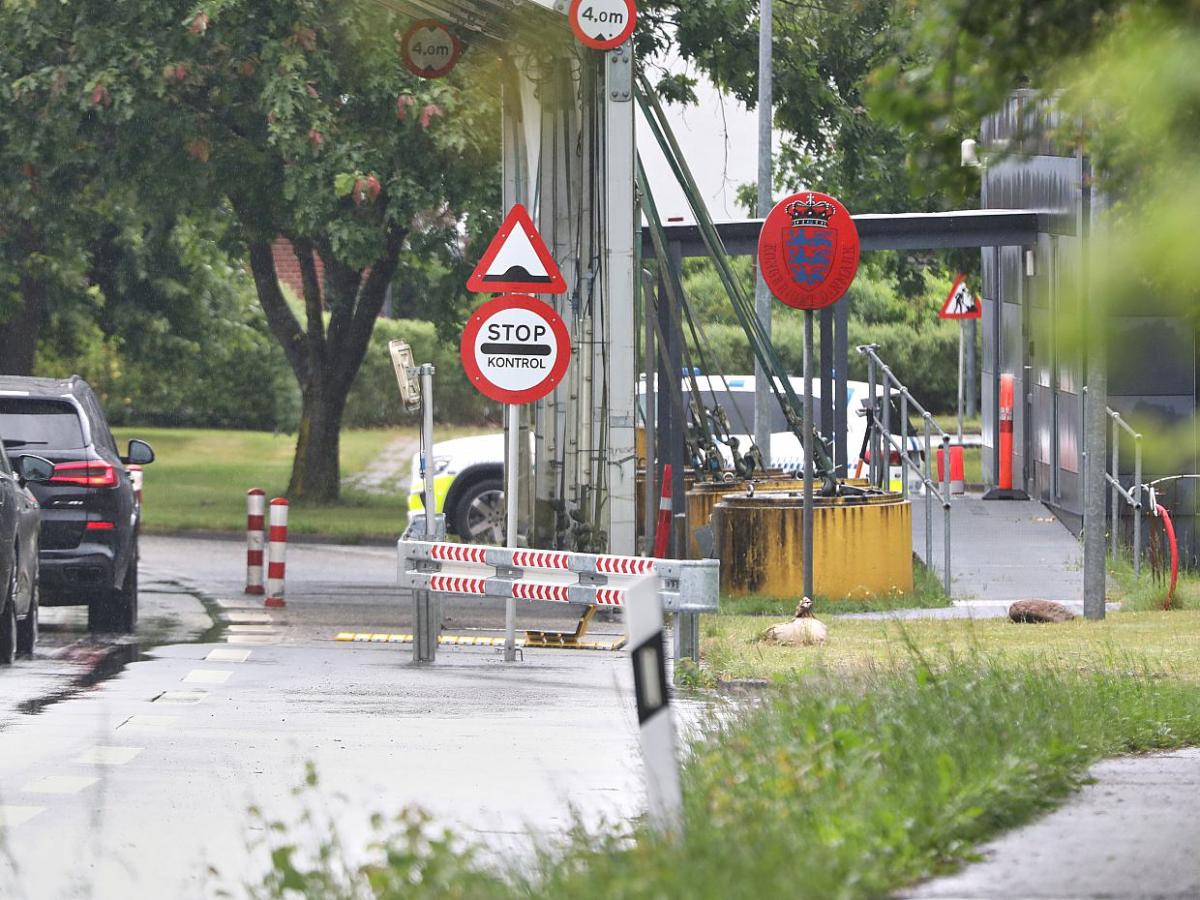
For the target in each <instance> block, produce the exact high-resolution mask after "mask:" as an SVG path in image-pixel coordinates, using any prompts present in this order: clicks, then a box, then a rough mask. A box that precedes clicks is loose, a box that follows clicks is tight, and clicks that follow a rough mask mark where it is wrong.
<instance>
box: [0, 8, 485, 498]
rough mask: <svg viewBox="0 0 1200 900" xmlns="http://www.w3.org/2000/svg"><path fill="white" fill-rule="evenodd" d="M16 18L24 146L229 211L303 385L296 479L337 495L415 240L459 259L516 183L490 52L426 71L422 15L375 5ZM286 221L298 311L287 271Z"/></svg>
mask: <svg viewBox="0 0 1200 900" xmlns="http://www.w3.org/2000/svg"><path fill="white" fill-rule="evenodd" d="M2 18H3V24H2V27H0V35H3V36H7V37H10V38H11V39H12V41H11V43H10V44H9V46H8V47H6V48H5V49H4V50H3V51H2V52H3V55H4V69H5V74H6V75H8V76H9V78H8V79H6V81H7V83H8V86H9V89H10V90H11V91H12V100H13V102H14V104H16V106H17V107H18V108H19V109H20V110H21V111H22V116H21V117H20V118H19V119H18V120H17V121H15V122H10V123H8V124H7V125H6V126H4V127H6V128H7V131H8V134H6V152H10V153H12V154H15V155H16V156H18V157H24V158H25V159H27V161H28V162H29V163H30V164H31V165H32V167H33V168H34V170H35V171H36V172H37V173H39V177H40V178H42V179H43V180H45V179H46V178H47V177H48V176H49V173H51V172H55V173H57V172H59V171H62V172H66V173H68V174H70V175H71V176H72V178H73V180H72V182H71V185H72V187H73V188H75V187H78V190H79V192H80V193H81V194H82V195H85V196H92V197H96V198H99V199H100V200H103V199H104V198H105V197H107V196H109V195H110V193H111V192H112V191H113V190H115V189H116V187H117V186H120V185H125V186H129V185H133V186H135V187H136V192H137V198H138V202H139V203H141V204H143V205H144V206H145V207H146V208H149V209H155V210H188V209H204V210H217V209H220V210H224V211H226V212H227V213H228V215H229V216H230V219H231V222H230V229H229V236H230V239H231V240H232V241H233V242H234V244H235V246H236V247H237V248H238V249H239V250H242V251H244V252H245V253H246V255H247V257H248V259H249V265H250V270H251V273H252V275H253V278H254V284H255V288H256V290H257V294H258V298H259V301H260V303H261V304H262V308H263V311H264V314H265V317H266V321H267V323H268V325H269V328H270V330H271V333H272V334H273V335H274V337H275V338H276V340H277V341H278V342H279V344H280V346H281V347H282V349H283V352H284V354H285V356H286V358H287V360H288V363H289V365H290V367H291V369H292V371H293V373H294V374H295V377H296V379H297V381H298V383H299V386H300V391H301V395H302V398H303V412H302V416H301V422H300V433H299V440H298V444H297V456H296V464H295V467H294V469H293V475H292V482H291V494H292V496H293V497H294V498H295V499H300V500H306V499H308V500H318V501H320V500H330V499H333V498H334V497H336V495H337V491H338V477H337V457H338V444H337V432H338V429H339V427H340V423H341V417H342V414H343V411H344V406H345V401H346V396H347V393H348V392H349V390H350V387H351V385H352V383H353V381H354V378H355V375H356V373H357V371H358V368H359V365H360V364H361V362H362V359H363V356H364V354H365V353H366V349H367V345H368V341H369V338H370V335H371V331H372V329H373V327H374V324H375V320H376V318H377V316H378V314H379V311H380V309H381V307H382V305H383V302H384V298H385V294H386V290H387V287H388V285H389V284H390V282H391V280H392V278H393V275H394V274H395V273H396V271H397V269H398V267H399V266H400V265H401V263H402V260H403V259H404V257H405V254H409V253H411V254H419V255H425V254H429V253H430V252H431V251H436V252H440V253H441V254H442V255H443V256H444V257H446V258H447V259H453V257H454V256H455V255H456V252H457V247H458V245H459V243H460V229H461V224H462V222H463V219H464V216H465V215H466V214H468V213H469V212H471V211H472V210H473V209H475V208H477V207H478V206H479V205H480V200H481V199H484V200H486V199H490V192H491V190H492V187H493V185H495V184H496V183H497V182H498V179H497V178H496V174H495V173H496V161H497V156H498V154H497V153H496V152H495V147H496V145H497V142H496V139H495V122H494V119H493V116H494V112H493V111H494V108H495V104H494V103H493V102H492V99H493V98H492V97H490V96H489V94H488V92H487V91H486V90H484V89H482V88H481V86H482V85H485V84H487V83H488V77H487V73H488V68H489V65H490V63H489V61H488V60H486V59H485V58H483V57H482V56H481V55H480V54H478V53H476V54H473V55H471V54H469V55H468V61H467V62H465V63H464V64H463V65H461V66H460V69H459V71H458V72H457V73H456V75H455V77H454V78H452V79H450V80H448V81H441V82H429V81H422V80H420V79H418V78H416V77H415V76H413V75H411V74H410V73H409V72H408V71H407V70H406V69H405V68H404V67H403V65H402V63H401V61H400V59H399V56H398V51H397V40H396V35H397V33H398V32H399V31H401V30H402V29H403V27H404V26H405V25H406V24H407V20H406V19H405V18H404V17H402V16H400V15H398V14H396V13H393V12H391V11H390V10H388V9H386V8H384V7H383V6H381V5H380V4H377V3H373V2H369V0H351V2H346V3H341V4H337V5H329V4H326V3H322V2H318V0H287V2H279V3H271V4H263V3H260V2H254V0H211V2H207V3H204V4H201V5H194V4H192V3H190V2H180V0H168V2H164V3H147V2H129V3H102V2H98V0H80V2H73V3H70V4H62V3H58V2H55V0H21V2H19V3H18V2H12V3H10V4H8V5H7V6H5V7H4V11H3V16H2ZM8 138H11V141H9V140H7V139H8ZM9 143H11V144H12V146H11V147H9V146H7V144H9ZM26 193H27V194H30V195H32V194H33V193H34V188H33V187H29V188H27V191H26ZM33 210H34V204H33V203H32V202H28V203H27V204H26V206H25V209H24V210H23V212H24V213H25V219H26V220H33V219H35V218H36V217H35V216H33V215H32V214H31V212H32V211H33ZM86 211H87V210H86V208H85V210H84V213H85V219H87V217H86ZM87 222H88V224H89V225H91V224H94V220H91V219H88V220H87ZM281 235H282V236H285V237H287V238H289V239H290V240H291V242H292V244H293V246H294V247H295V250H296V254H297V257H298V259H299V262H300V265H301V269H302V272H303V275H304V292H303V293H304V296H303V298H302V299H303V311H302V312H301V313H300V314H299V315H297V313H296V312H295V311H294V310H293V309H292V308H291V307H290V306H289V305H288V303H287V302H286V299H285V297H284V295H283V293H282V291H281V290H280V288H279V283H278V279H277V273H276V272H275V267H274V260H273V257H272V254H271V241H272V240H273V239H275V238H276V237H278V236H281ZM318 254H319V257H320V260H321V261H322V262H323V263H324V271H325V279H324V284H321V283H320V279H319V278H318V276H317V265H316V262H317V255H318ZM326 312H328V322H326V316H325V313H326Z"/></svg>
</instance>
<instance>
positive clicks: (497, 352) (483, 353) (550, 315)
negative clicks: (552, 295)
mask: <svg viewBox="0 0 1200 900" xmlns="http://www.w3.org/2000/svg"><path fill="white" fill-rule="evenodd" d="M459 350H460V353H461V355H462V364H463V369H464V370H465V371H466V373H467V378H468V379H470V381H471V384H473V385H475V388H476V389H477V390H478V391H479V392H480V393H481V394H483V395H484V396H485V397H490V398H491V399H492V400H496V401H499V402H500V403H533V402H534V401H535V400H540V399H542V398H543V397H545V396H546V395H547V394H549V393H550V392H551V391H552V390H554V388H555V387H556V386H557V385H558V383H559V382H560V381H562V379H563V376H564V375H565V374H566V373H567V366H569V365H570V364H571V336H570V335H569V334H568V333H567V326H566V325H565V324H563V320H562V319H561V318H560V317H559V315H558V313H556V312H555V311H554V309H553V308H552V307H550V306H549V305H548V304H546V303H543V302H542V301H541V300H537V299H535V298H533V297H528V296H526V295H524V294H505V295H504V296H503V297H497V298H496V299H494V300H489V301H488V302H487V303H485V304H483V306H481V307H479V309H477V310H475V312H473V313H471V318H470V319H468V320H467V327H466V328H464V329H463V333H462V341H461V343H460V344H459Z"/></svg>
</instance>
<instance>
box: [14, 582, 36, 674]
mask: <svg viewBox="0 0 1200 900" xmlns="http://www.w3.org/2000/svg"><path fill="white" fill-rule="evenodd" d="M37 641H38V584H37V582H36V581H35V582H34V583H33V597H32V598H31V599H30V601H29V613H28V615H26V616H25V618H24V619H22V620H20V621H19V622H17V653H18V654H20V655H21V656H33V651H34V650H35V649H36V648H37Z"/></svg>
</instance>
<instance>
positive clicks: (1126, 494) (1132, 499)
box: [1104, 406, 1144, 578]
mask: <svg viewBox="0 0 1200 900" xmlns="http://www.w3.org/2000/svg"><path fill="white" fill-rule="evenodd" d="M1104 411H1105V412H1106V413H1107V414H1108V417H1109V418H1110V419H1112V471H1111V472H1105V473H1104V480H1105V481H1107V482H1108V483H1109V485H1110V486H1111V487H1112V526H1111V528H1110V532H1111V533H1110V535H1109V540H1110V543H1111V545H1112V558H1113V559H1114V560H1115V559H1116V558H1117V554H1118V552H1119V550H1120V540H1119V537H1120V525H1121V501H1122V500H1124V501H1125V502H1126V503H1128V504H1129V506H1130V507H1131V508H1132V509H1133V577H1134V578H1139V577H1141V574H1142V491H1143V490H1144V485H1143V484H1142V435H1141V433H1140V432H1138V431H1135V430H1134V429H1133V427H1132V426H1131V425H1130V424H1129V423H1128V422H1126V421H1125V420H1124V419H1123V418H1121V414H1120V413H1119V412H1117V411H1116V410H1115V409H1113V408H1112V407H1111V406H1106V407H1104ZM1122 431H1124V432H1125V433H1126V434H1128V435H1129V436H1130V437H1131V438H1133V485H1132V486H1131V487H1130V488H1129V489H1128V490H1127V489H1126V488H1124V487H1123V486H1122V485H1121V432H1122Z"/></svg>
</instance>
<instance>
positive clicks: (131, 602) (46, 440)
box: [0, 375, 154, 632]
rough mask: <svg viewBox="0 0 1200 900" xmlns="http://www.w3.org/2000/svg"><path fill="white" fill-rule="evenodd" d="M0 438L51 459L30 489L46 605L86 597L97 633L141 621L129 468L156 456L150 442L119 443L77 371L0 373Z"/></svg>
mask: <svg viewBox="0 0 1200 900" xmlns="http://www.w3.org/2000/svg"><path fill="white" fill-rule="evenodd" d="M0 438H2V439H3V442H4V448H5V449H6V450H7V451H8V452H9V454H10V455H14V454H20V453H25V452H29V453H32V454H36V455H37V456H40V457H45V458H46V459H48V460H50V461H51V462H52V463H53V464H54V471H53V473H52V474H51V476H50V478H49V479H48V480H47V481H46V482H45V483H44V484H33V485H32V490H33V493H34V494H35V495H36V497H37V499H38V502H39V503H40V504H41V507H42V525H41V603H42V605H44V606H79V605H82V604H85V603H86V604H87V608H88V629H89V630H91V631H117V632H132V631H133V629H134V626H135V625H136V624H137V611H138V601H137V590H138V577H137V562H138V526H139V523H140V514H141V510H140V508H139V506H138V503H137V499H136V498H135V496H134V491H133V485H132V484H131V483H130V480H129V472H128V471H127V470H126V468H125V467H126V466H127V465H146V464H147V463H150V462H153V461H154V451H153V450H152V449H151V448H150V445H149V444H147V443H146V442H145V441H136V440H135V441H130V442H129V449H128V452H127V454H126V455H125V456H122V455H121V454H120V453H119V452H118V450H117V444H116V441H115V440H114V439H113V435H112V430H111V429H110V428H109V427H108V421H107V419H105V417H104V410H103V409H101V407H100V401H99V400H97V399H96V395H95V394H94V393H93V392H92V389H91V387H89V386H88V384H87V382H86V381H84V380H83V379H82V378H80V377H79V376H77V375H76V376H72V377H71V378H69V379H66V380H62V381H60V380H57V379H50V378H19V377H13V376H3V377H0Z"/></svg>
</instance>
